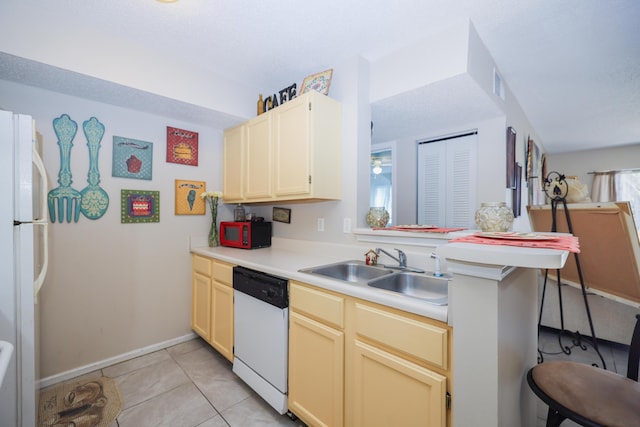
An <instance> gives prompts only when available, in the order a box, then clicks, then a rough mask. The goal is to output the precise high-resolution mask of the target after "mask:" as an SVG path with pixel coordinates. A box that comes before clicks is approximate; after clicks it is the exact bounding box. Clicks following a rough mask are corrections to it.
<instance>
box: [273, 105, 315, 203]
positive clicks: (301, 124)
mask: <svg viewBox="0 0 640 427" xmlns="http://www.w3.org/2000/svg"><path fill="white" fill-rule="evenodd" d="M309 108H310V103H309V102H292V103H286V104H284V105H281V106H280V107H278V109H276V110H274V111H273V120H274V123H273V126H274V150H275V152H274V155H275V183H274V193H275V195H276V196H286V195H292V194H308V193H309V192H310V187H311V185H310V182H309V181H310V179H311V170H310V149H311V147H310V131H311V130H310V126H311V123H310V117H311V116H310V112H309Z"/></svg>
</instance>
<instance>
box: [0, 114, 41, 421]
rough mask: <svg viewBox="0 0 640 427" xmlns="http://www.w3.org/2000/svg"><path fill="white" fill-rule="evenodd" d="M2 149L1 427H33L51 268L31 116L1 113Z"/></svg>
mask: <svg viewBox="0 0 640 427" xmlns="http://www.w3.org/2000/svg"><path fill="white" fill-rule="evenodd" d="M0 149H1V152H0V374H3V375H0V425H2V426H17V427H31V426H35V425H36V418H37V416H36V411H37V392H38V390H37V389H36V379H37V377H36V376H37V364H38V363H39V359H38V352H37V346H38V345H37V339H36V334H37V331H36V329H37V323H36V315H37V313H36V303H37V294H38V290H39V289H40V287H41V286H42V283H43V281H44V276H45V275H46V269H47V264H48V255H47V233H48V232H47V226H48V224H47V213H46V212H47V211H46V193H47V187H48V186H47V175H46V171H45V170H44V165H43V163H42V160H41V159H40V156H39V155H38V150H37V139H36V134H35V126H34V122H33V120H32V118H31V117H30V116H26V115H20V114H13V113H11V112H7V111H0ZM3 361H5V363H4V365H5V366H2V364H3Z"/></svg>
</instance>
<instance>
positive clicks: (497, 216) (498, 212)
mask: <svg viewBox="0 0 640 427" xmlns="http://www.w3.org/2000/svg"><path fill="white" fill-rule="evenodd" d="M476 225H477V226H478V228H480V230H482V231H509V230H510V229H511V226H512V225H513V212H511V209H509V208H508V207H507V204H506V203H505V202H483V203H480V209H478V210H477V211H476Z"/></svg>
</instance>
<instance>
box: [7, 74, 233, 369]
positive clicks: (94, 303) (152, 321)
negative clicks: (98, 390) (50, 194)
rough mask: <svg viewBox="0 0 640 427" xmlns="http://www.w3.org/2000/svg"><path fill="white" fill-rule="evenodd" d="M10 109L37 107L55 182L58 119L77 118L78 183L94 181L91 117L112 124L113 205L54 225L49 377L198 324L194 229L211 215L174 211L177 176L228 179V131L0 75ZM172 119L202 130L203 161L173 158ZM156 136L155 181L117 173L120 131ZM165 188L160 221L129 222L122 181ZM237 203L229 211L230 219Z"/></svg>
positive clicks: (46, 301)
mask: <svg viewBox="0 0 640 427" xmlns="http://www.w3.org/2000/svg"><path fill="white" fill-rule="evenodd" d="M0 92H1V93H2V94H3V96H2V99H1V100H0V102H2V105H0V107H1V108H4V109H7V110H11V111H15V112H20V113H25V114H30V115H32V116H33V117H34V118H35V120H36V126H37V130H38V132H39V133H41V134H42V136H43V157H44V161H45V164H46V166H47V169H48V175H49V180H50V188H53V187H56V186H57V185H58V183H57V179H58V176H57V175H58V170H59V165H60V158H59V151H58V145H57V138H56V135H55V133H54V131H53V127H52V121H53V119H54V118H56V117H59V116H60V115H61V114H65V113H66V114H68V115H69V116H70V117H71V118H72V119H73V120H74V121H76V122H77V123H78V132H77V134H76V136H75V139H74V140H73V144H74V145H73V148H72V151H71V171H72V174H73V184H72V186H73V187H74V188H76V189H82V188H84V187H85V186H86V185H87V182H86V181H87V171H88V151H87V147H86V139H85V137H84V134H83V132H82V122H83V121H84V120H88V119H89V118H90V117H92V116H95V117H96V118H97V119H98V120H100V122H102V123H103V124H104V125H105V127H106V132H105V135H104V138H103V139H102V144H101V149H100V151H99V170H100V174H101V182H100V186H101V187H102V188H104V189H105V190H106V191H107V193H108V195H109V209H108V210H107V212H106V214H105V215H104V216H103V217H102V218H100V219H98V220H95V221H91V220H88V219H87V218H85V217H83V216H81V217H80V220H79V221H78V222H77V223H66V222H65V223H55V224H53V225H52V226H51V227H50V253H51V262H50V270H49V274H48V276H47V280H46V283H45V285H44V288H43V289H42V292H41V294H40V300H39V307H40V314H41V317H40V319H41V333H40V334H41V346H42V347H41V363H42V366H41V376H42V377H43V378H44V377H48V376H50V375H53V374H58V373H61V372H64V371H67V370H71V369H74V368H78V367H80V366H84V365H86V364H89V363H92V362H97V361H100V360H104V359H107V358H109V357H113V356H116V355H120V354H123V353H126V352H129V351H132V350H135V349H139V348H142V347H145V346H148V345H152V344H156V343H159V342H162V341H166V340H169V339H174V338H176V337H180V336H183V335H186V334H189V333H190V313H191V276H190V265H191V264H190V260H191V257H190V253H189V236H191V235H193V236H202V238H204V237H205V236H206V233H207V230H208V227H209V224H210V216H209V214H208V213H207V214H206V215H197V216H194V215H181V216H177V215H175V214H174V180H175V179H189V180H198V181H206V182H207V188H208V189H211V190H220V189H221V188H222V175H221V170H220V168H218V167H215V166H214V165H217V164H219V163H220V161H221V160H220V159H221V144H222V143H221V139H222V133H221V131H220V130H216V129H210V128H206V127H202V126H197V125H192V124H190V123H184V122H175V121H173V120H172V119H171V118H167V117H157V116H151V115H147V114H142V113H139V112H136V111H132V110H127V109H124V108H119V107H113V106H110V105H105V104H100V103H96V102H92V101H88V100H84V99H78V98H73V97H69V96H66V95H61V94H57V93H54V92H49V91H44V90H40V89H35V88H31V87H27V86H22V85H18V84H14V83H9V82H5V81H0ZM166 126H174V127H178V128H181V129H186V130H190V131H195V132H198V133H199V151H200V152H199V161H198V163H199V166H197V167H194V166H186V165H179V164H175V163H166V161H165V159H166V157H165V156H166V151H165V148H166ZM114 135H117V136H124V137H129V138H134V139H139V140H143V141H148V142H152V143H153V176H152V180H138V179H125V178H116V177H112V176H111V162H112V144H113V142H112V138H113V136H114ZM121 189H134V190H158V191H160V222H159V223H152V224H121V222H120V190H121ZM231 216H232V214H231V210H230V208H227V207H222V208H221V214H220V217H221V218H222V219H230V218H231Z"/></svg>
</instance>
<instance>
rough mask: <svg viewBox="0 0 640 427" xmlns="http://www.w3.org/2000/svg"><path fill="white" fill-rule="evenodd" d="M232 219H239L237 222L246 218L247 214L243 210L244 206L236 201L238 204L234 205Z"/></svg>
mask: <svg viewBox="0 0 640 427" xmlns="http://www.w3.org/2000/svg"><path fill="white" fill-rule="evenodd" d="M233 220H234V221H239V222H242V221H246V220H247V215H246V213H245V211H244V206H242V205H241V204H240V203H238V206H236V208H235V209H234V210H233Z"/></svg>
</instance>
